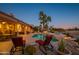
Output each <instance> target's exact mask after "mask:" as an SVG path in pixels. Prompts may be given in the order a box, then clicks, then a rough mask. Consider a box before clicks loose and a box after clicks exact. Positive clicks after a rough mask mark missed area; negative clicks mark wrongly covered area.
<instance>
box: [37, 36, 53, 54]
mask: <svg viewBox="0 0 79 59" xmlns="http://www.w3.org/2000/svg"><path fill="white" fill-rule="evenodd" d="M52 37H53V36H52V35H47V36H46V39H45V41H42V40H37V41H36V43H38V44H39V48H41V47H43V48H44V50H45V52H44V51H43V50H41V51H42V52H43V53H45V54H47V53H46V51H47V49H50V48H49V45H50V46H51V48H52V49H53V46H52V45H51V44H50V41H51V40H52Z"/></svg>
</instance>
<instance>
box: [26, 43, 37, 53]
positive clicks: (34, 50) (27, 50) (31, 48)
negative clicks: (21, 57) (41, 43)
mask: <svg viewBox="0 0 79 59" xmlns="http://www.w3.org/2000/svg"><path fill="white" fill-rule="evenodd" d="M25 53H27V54H29V55H33V54H34V53H36V47H34V46H32V45H29V46H27V47H26V48H25Z"/></svg>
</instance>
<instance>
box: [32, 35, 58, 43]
mask: <svg viewBox="0 0 79 59" xmlns="http://www.w3.org/2000/svg"><path fill="white" fill-rule="evenodd" d="M32 37H33V38H36V39H38V40H43V41H44V40H45V35H43V34H35V35H33V36H32ZM51 41H52V42H57V41H58V40H57V39H56V37H52V40H51Z"/></svg>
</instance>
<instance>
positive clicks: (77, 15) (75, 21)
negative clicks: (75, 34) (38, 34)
mask: <svg viewBox="0 0 79 59" xmlns="http://www.w3.org/2000/svg"><path fill="white" fill-rule="evenodd" d="M0 11H3V12H5V13H8V14H9V13H13V14H14V16H15V17H16V18H18V19H20V20H22V21H24V22H26V23H29V24H34V25H39V20H38V19H39V12H40V11H44V13H46V14H47V15H48V16H51V18H52V22H51V23H50V25H51V26H52V25H54V27H62V28H69V27H70V28H72V27H75V26H77V27H78V26H79V4H53V3H52V4H45V3H43V4H40V3H37V4H30V3H29V4H27V3H26V4H24V3H21V4H14V3H13V4H11V3H9V4H3V3H2V4H0Z"/></svg>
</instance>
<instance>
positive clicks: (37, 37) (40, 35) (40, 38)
mask: <svg viewBox="0 0 79 59" xmlns="http://www.w3.org/2000/svg"><path fill="white" fill-rule="evenodd" d="M32 37H33V38H36V39H38V40H44V39H45V35H43V34H35V35H33V36H32Z"/></svg>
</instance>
